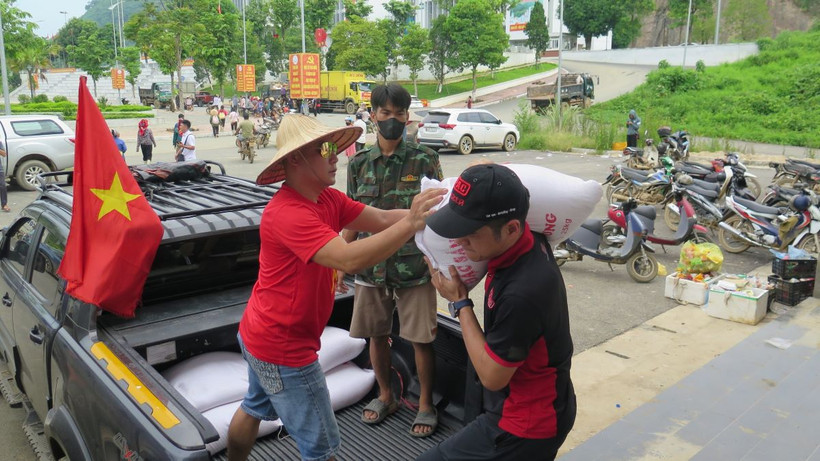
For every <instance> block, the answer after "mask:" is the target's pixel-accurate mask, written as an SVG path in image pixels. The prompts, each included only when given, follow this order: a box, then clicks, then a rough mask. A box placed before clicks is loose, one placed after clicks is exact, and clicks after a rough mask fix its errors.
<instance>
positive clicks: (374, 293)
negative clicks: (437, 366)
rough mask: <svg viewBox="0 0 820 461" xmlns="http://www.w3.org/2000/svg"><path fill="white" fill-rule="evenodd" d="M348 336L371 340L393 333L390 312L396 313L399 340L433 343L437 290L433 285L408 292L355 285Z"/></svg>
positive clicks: (429, 284) (421, 286) (391, 313)
mask: <svg viewBox="0 0 820 461" xmlns="http://www.w3.org/2000/svg"><path fill="white" fill-rule="evenodd" d="M353 300H354V303H353V319H352V320H351V322H350V336H352V337H354V338H373V337H376V336H388V335H390V333H391V332H392V331H393V311H394V310H398V312H399V327H400V331H399V336H401V337H402V338H404V339H406V340H407V341H410V342H412V343H419V344H427V343H432V342H433V340H434V339H436V325H437V323H436V289H435V288H434V287H433V284H432V283H429V282H428V283H425V284H424V285H419V286H417V287H411V288H385V287H366V286H362V285H358V284H357V285H356V295H355V297H354V298H353Z"/></svg>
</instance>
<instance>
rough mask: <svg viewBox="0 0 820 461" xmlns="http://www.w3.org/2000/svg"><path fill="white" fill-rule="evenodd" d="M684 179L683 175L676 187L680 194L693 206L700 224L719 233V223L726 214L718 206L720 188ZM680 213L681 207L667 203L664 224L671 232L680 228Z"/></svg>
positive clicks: (674, 203)
mask: <svg viewBox="0 0 820 461" xmlns="http://www.w3.org/2000/svg"><path fill="white" fill-rule="evenodd" d="M684 178H685V176H683V175H681V176H679V177H678V183H677V184H676V186H677V187H679V188H680V189H679V190H680V193H681V194H683V195H684V198H685V199H686V200H687V202H689V204H690V205H691V206H692V209H693V210H694V216H696V217H697V222H698V224H700V225H702V226H704V227H706V228H707V229H710V230H712V231H717V228H718V223H719V222H720V221H722V220H723V218H724V214H725V213H724V211H723V208H722V205H720V206H719V205H718V204H717V202H718V200H719V199H720V193H721V189H720V186H719V185H718V184H716V183H708V182H704V181H699V180H696V179H694V180H691V182H689V181H684V180H683V179H684ZM721 203H722V200H721ZM680 213H681V211H680V206H679V205H678V203H676V202H672V201H670V202H669V203H667V204H666V206H665V207H664V210H663V219H664V222H666V225H667V226H668V227H669V228H670V229H671V230H673V231H676V232H677V230H678V228H679V226H680ZM687 216H688V214H687Z"/></svg>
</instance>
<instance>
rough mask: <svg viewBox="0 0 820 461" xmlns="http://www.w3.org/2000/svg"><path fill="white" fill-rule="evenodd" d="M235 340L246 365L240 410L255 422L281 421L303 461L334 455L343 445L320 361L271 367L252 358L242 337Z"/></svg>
mask: <svg viewBox="0 0 820 461" xmlns="http://www.w3.org/2000/svg"><path fill="white" fill-rule="evenodd" d="M237 338H238V339H239V346H240V347H241V348H242V355H243V357H245V361H246V362H248V393H247V394H246V395H245V400H244V401H243V402H242V410H243V411H245V413H247V414H249V415H251V416H253V417H254V418H258V419H264V420H268V421H273V420H275V419H277V418H282V424H283V425H284V426H285V429H287V431H288V434H290V436H291V437H293V439H294V440H295V441H296V445H297V446H298V447H299V453H300V454H301V456H302V459H304V460H317V461H324V460H326V459H329V458H331V457H333V456H336V454H337V453H338V451H339V447H340V446H341V444H342V442H341V438H340V436H339V426H338V425H336V417H335V416H334V415H333V408H332V407H331V406H330V394H328V390H327V382H326V381H325V375H324V373H323V372H322V369H321V368H320V367H319V361H318V360H317V361H315V362H313V363H311V364H310V365H306V366H304V367H299V368H292V367H286V366H284V365H274V364H272V363H269V362H265V361H263V360H259V359H257V358H256V357H254V356H253V355H251V354H250V353H249V352H248V351H247V350H245V345H244V344H243V343H242V338H241V337H239V335H237Z"/></svg>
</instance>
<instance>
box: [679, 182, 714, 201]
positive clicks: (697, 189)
mask: <svg viewBox="0 0 820 461" xmlns="http://www.w3.org/2000/svg"><path fill="white" fill-rule="evenodd" d="M683 187H684V189H686V190H690V191H692V192H695V193H698V194H700V195H702V196H704V197H706V198H708V199H709V200H717V198H718V197H719V196H720V193H719V192H718V191H716V190H711V189H704V188H702V187H699V186H696V185H694V184H688V185H685V186H683Z"/></svg>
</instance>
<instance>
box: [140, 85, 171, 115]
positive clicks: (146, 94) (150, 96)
mask: <svg viewBox="0 0 820 461" xmlns="http://www.w3.org/2000/svg"><path fill="white" fill-rule="evenodd" d="M139 91H140V104H142V105H143V106H154V107H158V108H160V109H164V108H165V107H167V106H168V105H169V103H170V102H171V82H162V83H152V84H151V87H150V88H140V89H139Z"/></svg>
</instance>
